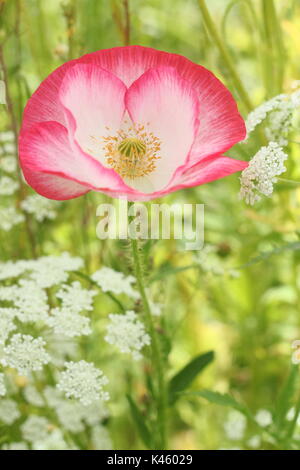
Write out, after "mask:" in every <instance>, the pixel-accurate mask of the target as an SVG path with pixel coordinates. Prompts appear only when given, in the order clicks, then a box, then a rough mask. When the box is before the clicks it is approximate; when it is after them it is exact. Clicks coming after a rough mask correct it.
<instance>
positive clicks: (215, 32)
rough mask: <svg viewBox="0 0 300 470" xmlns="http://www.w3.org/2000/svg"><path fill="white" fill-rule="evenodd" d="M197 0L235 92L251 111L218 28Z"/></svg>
mask: <svg viewBox="0 0 300 470" xmlns="http://www.w3.org/2000/svg"><path fill="white" fill-rule="evenodd" d="M198 2H199V6H200V10H201V13H202V17H203V21H204V24H205V26H206V28H207V30H208V32H209V34H210V36H211V38H212V40H213V41H214V42H215V44H216V46H217V47H218V49H219V52H220V54H221V57H222V59H223V61H224V63H225V65H226V67H227V70H228V72H229V73H230V76H231V80H232V82H233V84H234V86H235V88H236V90H237V92H238V93H239V95H240V98H241V100H242V101H243V103H244V105H245V108H246V109H247V111H248V112H249V111H251V110H252V109H253V106H252V103H251V100H250V98H249V96H248V93H247V91H246V90H245V88H244V85H243V83H242V81H241V79H240V77H239V75H238V73H237V71H236V69H235V66H234V63H233V61H232V59H231V56H230V54H229V52H228V51H227V49H226V46H225V44H224V42H223V41H222V39H221V37H220V35H219V33H218V30H217V28H216V26H215V24H214V21H213V19H212V17H211V15H210V13H209V10H208V8H207V6H206V3H205V0H198Z"/></svg>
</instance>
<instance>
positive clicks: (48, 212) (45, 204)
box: [0, 180, 60, 222]
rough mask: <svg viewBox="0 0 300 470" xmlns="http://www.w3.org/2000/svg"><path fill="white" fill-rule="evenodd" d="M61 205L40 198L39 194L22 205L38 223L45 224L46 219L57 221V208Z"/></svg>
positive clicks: (25, 200) (33, 195) (32, 196)
mask: <svg viewBox="0 0 300 470" xmlns="http://www.w3.org/2000/svg"><path fill="white" fill-rule="evenodd" d="M0 183H1V180H0ZM0 189H1V186H0ZM59 205H60V202H58V201H52V200H50V199H47V198H45V197H43V196H40V195H39V194H32V195H31V196H27V198H26V199H24V200H23V201H22V203H21V207H22V209H23V210H24V211H25V212H27V213H28V214H32V215H33V216H34V217H35V219H36V220H37V221H38V222H43V221H44V220H46V219H49V220H53V219H55V217H56V215H57V212H56V208H57V207H58V206H59Z"/></svg>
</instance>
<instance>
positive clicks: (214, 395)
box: [189, 390, 250, 417]
mask: <svg viewBox="0 0 300 470" xmlns="http://www.w3.org/2000/svg"><path fill="white" fill-rule="evenodd" d="M189 395H196V396H198V397H202V398H205V399H206V400H207V401H209V402H210V403H214V404H216V405H221V406H229V407H230V408H234V409H235V410H237V411H239V412H240V413H243V414H244V415H246V416H247V417H249V416H250V411H249V410H248V408H247V407H246V406H245V405H243V404H241V403H239V402H238V401H236V399H235V398H233V397H232V396H231V395H229V394H228V393H219V392H214V391H213V390H201V391H199V392H191V393H190V394H189Z"/></svg>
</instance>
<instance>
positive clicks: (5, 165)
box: [0, 156, 17, 173]
mask: <svg viewBox="0 0 300 470" xmlns="http://www.w3.org/2000/svg"><path fill="white" fill-rule="evenodd" d="M0 169H1V170H2V171H4V173H15V172H16V170H17V160H16V158H15V157H13V156H7V157H0Z"/></svg>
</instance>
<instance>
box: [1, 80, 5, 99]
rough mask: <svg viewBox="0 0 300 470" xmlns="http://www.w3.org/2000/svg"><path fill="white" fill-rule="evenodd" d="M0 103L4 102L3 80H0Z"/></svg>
mask: <svg viewBox="0 0 300 470" xmlns="http://www.w3.org/2000/svg"><path fill="white" fill-rule="evenodd" d="M0 104H6V88H5V83H4V81H3V80H0Z"/></svg>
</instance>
